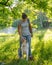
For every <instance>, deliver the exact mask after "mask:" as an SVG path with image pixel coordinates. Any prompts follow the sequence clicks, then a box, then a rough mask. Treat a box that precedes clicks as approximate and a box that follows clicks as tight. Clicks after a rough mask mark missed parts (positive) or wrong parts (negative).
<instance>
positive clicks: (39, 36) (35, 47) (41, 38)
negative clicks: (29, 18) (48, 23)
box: [0, 29, 52, 65]
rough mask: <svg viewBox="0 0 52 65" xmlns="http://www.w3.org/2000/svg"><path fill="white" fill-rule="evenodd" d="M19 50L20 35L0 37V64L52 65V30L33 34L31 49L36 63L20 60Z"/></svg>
mask: <svg viewBox="0 0 52 65" xmlns="http://www.w3.org/2000/svg"><path fill="white" fill-rule="evenodd" d="M18 48H19V36H18V34H15V35H13V36H10V35H7V36H6V35H3V36H0V62H4V63H5V64H4V65H52V29H44V30H38V31H35V32H34V33H33V38H32V44H31V49H32V55H33V56H34V61H26V60H25V59H23V60H21V59H19V58H18V51H17V50H18Z"/></svg>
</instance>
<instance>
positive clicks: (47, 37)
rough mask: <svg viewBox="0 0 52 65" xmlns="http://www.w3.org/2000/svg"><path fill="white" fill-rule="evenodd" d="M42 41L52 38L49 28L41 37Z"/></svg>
mask: <svg viewBox="0 0 52 65" xmlns="http://www.w3.org/2000/svg"><path fill="white" fill-rule="evenodd" d="M43 40H44V42H45V43H46V42H49V40H52V31H51V30H50V29H48V30H47V31H46V32H45V34H44V38H43Z"/></svg>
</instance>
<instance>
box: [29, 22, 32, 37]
mask: <svg viewBox="0 0 52 65" xmlns="http://www.w3.org/2000/svg"><path fill="white" fill-rule="evenodd" d="M29 29H30V33H31V37H33V32H32V26H31V23H29Z"/></svg>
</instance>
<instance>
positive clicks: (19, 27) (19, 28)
mask: <svg viewBox="0 0 52 65" xmlns="http://www.w3.org/2000/svg"><path fill="white" fill-rule="evenodd" d="M18 33H19V35H20V36H21V35H22V34H21V25H18Z"/></svg>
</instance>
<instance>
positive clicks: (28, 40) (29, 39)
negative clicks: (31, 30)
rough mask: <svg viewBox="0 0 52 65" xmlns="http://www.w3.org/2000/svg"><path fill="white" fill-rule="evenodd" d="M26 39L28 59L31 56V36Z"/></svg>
mask: <svg viewBox="0 0 52 65" xmlns="http://www.w3.org/2000/svg"><path fill="white" fill-rule="evenodd" d="M26 39H27V42H28V44H29V57H30V56H32V54H31V36H30V35H28V36H26Z"/></svg>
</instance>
